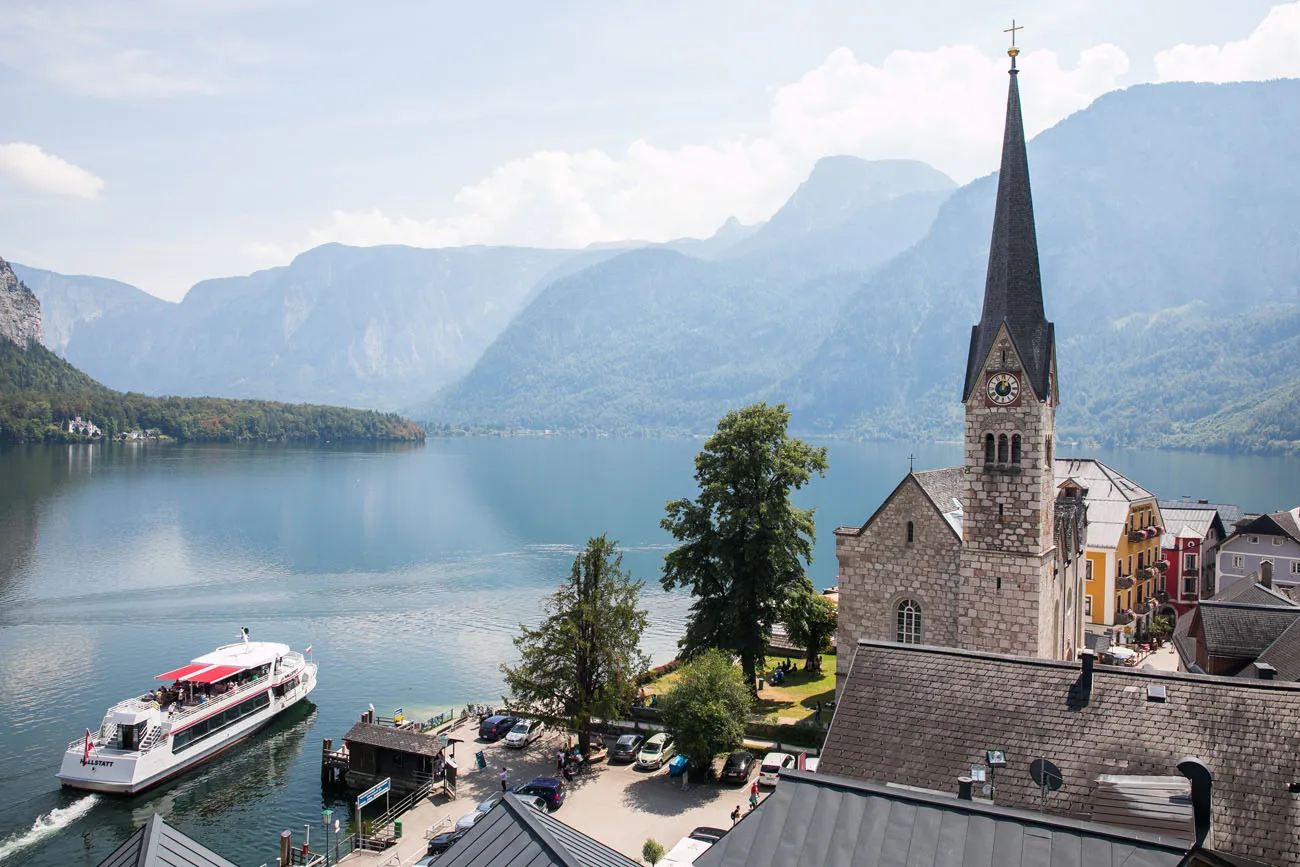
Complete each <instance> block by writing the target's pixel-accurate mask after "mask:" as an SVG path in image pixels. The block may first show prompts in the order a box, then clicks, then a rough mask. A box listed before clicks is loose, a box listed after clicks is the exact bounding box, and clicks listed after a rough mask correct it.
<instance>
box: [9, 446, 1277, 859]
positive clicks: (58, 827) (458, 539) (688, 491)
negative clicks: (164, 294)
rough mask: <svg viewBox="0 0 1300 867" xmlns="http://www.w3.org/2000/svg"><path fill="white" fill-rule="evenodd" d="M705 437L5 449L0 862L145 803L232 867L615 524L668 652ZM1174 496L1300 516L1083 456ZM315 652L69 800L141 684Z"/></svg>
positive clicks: (1150, 457)
mask: <svg viewBox="0 0 1300 867" xmlns="http://www.w3.org/2000/svg"><path fill="white" fill-rule="evenodd" d="M701 445H702V441H701V440H618V439H544V438H534V439H527V438H519V439H458V440H431V441H430V442H429V443H428V444H427V445H424V446H409V447H339V448H311V449H309V448H294V447H277V446H260V447H254V446H249V447H240V446H178V445H157V444H151V445H144V446H60V447H54V446H49V447H27V448H19V449H13V450H9V451H3V452H0V716H2V717H3V719H4V725H3V727H0V748H2V749H3V755H4V758H5V762H4V766H3V769H2V770H0V863H16V862H18V861H19V860H21V861H23V862H24V863H28V864H36V865H51V867H53V865H60V867H69V865H85V867H93V865H95V864H97V863H98V862H99V861H100V860H101V859H102V858H103V857H104V856H105V855H107V854H108V853H109V852H110V851H111V850H112V849H113V848H114V847H116V846H117V845H118V844H119V843H120V842H122V841H123V840H124V839H125V838H126V837H127V836H129V835H130V834H131V833H132V831H133V830H134V828H135V827H137V826H138V825H139V824H140V823H142V822H143V821H145V820H146V819H147V818H148V817H149V815H151V814H152V813H153V812H160V813H162V814H163V815H164V816H166V817H167V819H168V821H169V822H171V823H172V824H173V825H175V826H176V827H178V828H179V829H181V830H182V831H184V832H185V833H187V834H190V835H191V836H193V837H195V838H196V839H197V840H199V841H200V842H202V843H204V844H205V845H207V846H209V847H211V848H213V849H215V850H217V851H218V852H220V853H222V854H223V855H225V856H226V857H228V858H230V859H231V860H233V861H235V862H236V863H238V864H242V865H248V867H256V865H260V864H265V863H268V862H270V863H274V859H275V856H276V854H277V838H278V835H279V832H280V831H282V830H285V829H292V830H295V832H301V830H302V826H303V825H304V824H308V823H310V824H312V825H313V826H314V827H316V828H317V829H319V827H320V825H319V823H320V811H321V809H322V808H324V807H329V806H334V807H341V806H342V804H341V803H334V802H333V801H332V800H331V798H330V797H328V796H326V795H324V794H323V793H322V789H321V785H320V777H319V762H320V742H321V738H323V737H332V738H335V739H336V740H337V739H338V738H340V737H341V736H342V734H343V733H344V732H345V731H346V730H347V728H348V727H349V726H350V725H351V723H352V722H353V721H354V720H355V719H356V718H357V717H358V715H359V714H360V713H361V712H363V711H364V710H365V709H366V708H367V706H368V705H369V704H371V703H373V704H374V706H375V708H376V709H377V711H378V712H379V713H380V714H390V713H391V712H392V711H393V710H394V709H395V708H397V707H399V706H400V707H404V708H405V710H406V713H407V715H408V716H420V717H425V716H430V715H432V714H433V713H435V712H437V711H439V710H442V709H444V708H448V707H460V706H463V705H464V704H465V703H466V702H469V701H493V702H494V701H497V700H498V699H499V698H500V696H501V678H500V675H499V672H498V666H499V665H500V663H501V662H503V661H509V660H511V659H513V646H512V644H511V637H512V636H513V635H514V634H515V632H516V629H517V625H518V623H519V622H520V621H525V622H529V623H532V622H535V621H536V620H537V618H538V616H539V606H540V604H541V602H542V601H543V600H544V598H545V597H546V596H547V595H548V594H549V593H550V591H551V590H552V589H553V588H554V586H555V585H556V584H557V583H558V582H559V581H561V580H563V579H564V578H565V577H566V576H567V574H568V571H569V567H570V566H571V564H572V561H573V557H574V555H575V553H576V552H577V551H578V550H579V549H580V548H581V547H582V545H583V544H584V543H585V541H586V539H587V538H588V537H590V536H593V535H599V534H600V533H603V532H607V533H609V534H610V536H611V537H612V538H615V539H618V540H619V541H620V543H621V544H622V547H623V549H624V551H625V555H624V566H625V567H626V568H627V569H628V570H629V571H631V573H632V574H633V575H634V576H635V577H638V578H640V579H642V580H644V581H645V582H646V590H645V594H644V601H645V605H646V607H647V608H648V609H649V610H650V612H651V616H650V628H649V630H648V632H647V634H646V636H645V648H646V650H647V651H648V652H649V653H650V654H651V655H652V656H653V658H654V659H655V660H656V661H660V662H662V661H665V660H667V659H669V658H671V657H672V655H673V649H674V646H675V642H676V639H677V636H678V635H679V634H680V631H681V624H682V619H683V616H684V613H685V611H686V608H687V606H688V605H689V599H688V598H687V597H685V596H683V595H682V594H680V593H677V594H666V593H664V592H663V591H662V590H661V589H660V588H659V585H658V580H657V579H658V574H659V569H660V565H661V563H662V558H663V555H664V553H665V552H666V551H668V550H669V548H670V543H671V539H670V538H669V537H668V535H667V534H666V533H664V532H663V531H662V530H661V529H660V528H659V519H660V518H661V517H662V515H663V507H664V504H665V502H667V501H668V500H670V499H673V498H676V497H683V496H686V497H693V496H694V495H695V493H696V491H695V487H694V480H693V474H694V466H693V463H692V459H693V457H694V455H695V453H696V452H697V451H698V450H699V448H700V447H701ZM909 453H915V455H916V458H915V460H916V468H917V469H918V470H919V469H929V468H933V467H938V466H945V465H950V464H953V463H957V462H958V460H959V452H958V447H957V446H955V445H922V446H907V445H902V444H892V443H883V444H882V443H868V444H860V443H846V442H835V443H832V444H831V452H830V463H831V470H830V473H829V474H828V476H827V477H826V478H825V479H815V480H814V481H813V483H812V484H811V485H810V486H809V487H807V488H806V489H805V490H804V491H803V492H801V493H800V495H799V496H798V498H797V499H798V502H799V504H800V505H803V506H815V507H816V508H817V529H818V540H817V550H816V559H815V561H814V563H813V564H812V568H811V573H812V576H813V580H814V582H815V583H816V584H817V586H819V587H826V586H829V585H831V584H833V583H834V580H835V558H834V537H833V535H832V530H833V529H834V528H835V527H836V526H838V525H840V524H853V523H861V522H862V521H864V520H865V519H866V518H867V516H868V515H870V513H871V511H872V510H874V509H875V507H876V506H877V505H879V503H880V502H881V501H882V500H883V499H884V498H885V497H886V496H887V495H888V493H889V492H890V491H891V490H892V489H893V487H894V486H895V485H896V484H897V483H898V481H899V480H900V479H901V478H902V477H903V475H904V474H905V473H906V471H907V467H908V455H909ZM1090 456H1093V457H1098V458H1101V459H1102V460H1104V461H1106V462H1107V463H1109V464H1111V465H1112V466H1114V467H1115V468H1116V469H1118V470H1120V471H1121V472H1124V473H1125V474H1127V475H1129V476H1130V477H1131V478H1133V479H1134V481H1137V482H1138V483H1139V484H1142V485H1144V486H1146V487H1148V488H1149V489H1151V490H1153V491H1154V492H1155V493H1157V494H1158V495H1160V496H1162V497H1178V496H1181V495H1184V494H1187V495H1191V496H1194V497H1207V498H1210V499H1211V500H1216V501H1224V502H1233V503H1237V504H1239V505H1241V506H1242V507H1243V508H1246V509H1248V510H1252V511H1267V510H1273V509H1279V508H1284V507H1291V506H1294V505H1296V503H1295V502H1294V500H1295V497H1296V492H1297V491H1300V462H1297V461H1288V460H1287V459H1285V458H1280V457H1258V456H1249V457H1246V456H1224V455H1194V454H1184V453H1169V452H1139V451H1121V452H1106V451H1097V450H1094V451H1093V452H1091V453H1090ZM245 626H246V627H248V628H249V630H250V632H251V636H252V637H253V638H254V639H260V640H268V641H282V642H285V643H288V644H290V645H291V646H292V647H294V648H295V649H297V650H302V649H305V648H306V647H307V646H308V645H311V646H312V647H313V658H314V660H315V661H316V662H317V663H319V664H320V668H321V671H320V683H319V686H318V688H317V689H316V690H315V692H313V694H312V696H311V706H304V707H300V708H295V709H294V710H293V711H291V712H290V713H289V714H287V715H286V716H285V717H284V718H282V719H280V720H277V721H276V723H274V724H273V725H272V726H271V727H269V728H268V729H267V730H266V731H265V732H263V733H262V734H261V735H259V736H258V737H257V738H255V739H254V740H252V741H250V742H248V743H247V744H245V745H243V746H242V747H240V748H237V749H236V750H233V751H232V752H231V753H230V754H228V755H227V756H224V757H222V758H220V759H218V760H216V761H214V762H213V763H211V764H209V765H206V766H204V767H203V768H201V769H200V770H198V771H195V772H194V773H191V774H189V775H186V776H184V777H182V778H181V779H180V780H178V781H176V782H174V783H170V784H167V785H165V786H163V787H162V788H160V789H158V790H155V791H151V792H149V793H147V794H145V795H143V796H140V797H137V798H134V799H118V798H106V797H103V796H98V797H95V796H87V795H83V794H70V793H69V794H65V793H63V792H61V791H60V790H59V788H58V785H57V781H56V780H55V778H54V773H55V771H56V770H57V768H58V764H59V761H60V758H61V753H62V750H63V749H64V748H65V747H66V745H67V743H68V742H69V741H71V740H73V739H74V738H76V737H78V736H79V735H80V734H81V733H82V731H83V730H84V729H85V728H87V727H90V728H94V727H95V726H97V725H98V723H99V720H100V719H101V718H102V716H103V713H104V711H105V709H106V708H107V707H108V706H109V705H111V704H114V703H116V702H117V701H119V700H121V699H123V698H125V697H127V696H129V695H136V694H140V693H142V692H144V691H145V690H147V689H149V688H151V687H152V685H153V683H154V682H153V680H152V678H153V675H155V674H157V673H158V672H161V671H165V670H168V669H170V668H173V667H175V666H177V665H180V664H182V663H184V662H186V661H188V660H189V659H190V657H192V656H197V655H199V654H201V653H204V652H207V651H209V650H211V649H212V648H213V647H215V646H217V645H219V644H225V643H229V642H232V641H236V640H238V636H239V629H240V627H245Z"/></svg>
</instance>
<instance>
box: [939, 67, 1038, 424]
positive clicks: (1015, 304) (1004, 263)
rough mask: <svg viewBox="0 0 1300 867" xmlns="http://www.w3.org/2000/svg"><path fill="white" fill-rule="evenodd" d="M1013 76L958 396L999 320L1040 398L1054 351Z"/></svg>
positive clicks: (969, 385) (972, 380) (974, 376)
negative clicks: (980, 303)
mask: <svg viewBox="0 0 1300 867" xmlns="http://www.w3.org/2000/svg"><path fill="white" fill-rule="evenodd" d="M1018 77H1019V76H1018V75H1017V73H1016V70H1015V69H1014V68H1013V69H1012V70H1011V83H1010V86H1009V87H1008V89H1007V120H1006V128H1005V129H1004V131H1003V134H1002V166H1001V168H1000V170H999V172H998V198H997V204H996V205H995V207H994V211H993V237H992V240H991V241H990V243H989V267H988V273H987V275H986V277H985V281H984V310H983V313H982V314H981V316H980V322H979V324H978V325H976V326H974V327H973V328H972V329H971V335H970V355H969V358H968V360H967V363H966V387H965V388H964V389H963V391H962V400H963V401H965V400H967V399H968V398H969V397H970V395H971V391H972V389H973V388H974V387H975V384H976V382H977V380H978V379H979V375H980V371H981V370H983V367H984V360H985V359H986V358H988V355H989V352H991V351H992V349H993V342H994V341H995V340H996V339H997V334H998V329H999V328H1000V327H1001V326H1002V324H1003V323H1004V322H1005V323H1006V325H1007V330H1008V332H1009V333H1010V335H1011V340H1012V342H1013V343H1014V344H1015V347H1016V351H1017V352H1018V353H1019V355H1020V358H1021V360H1022V361H1023V363H1024V365H1025V375H1026V376H1027V377H1028V379H1029V384H1030V385H1031V386H1032V387H1033V389H1034V393H1035V394H1037V395H1038V399H1039V400H1045V399H1046V397H1047V389H1048V387H1049V386H1048V380H1049V379H1050V376H1049V368H1050V367H1051V363H1052V359H1053V357H1054V355H1055V353H1056V340H1055V336H1054V331H1053V328H1052V324H1051V323H1050V322H1048V321H1047V318H1046V316H1044V314H1043V284H1042V277H1041V275H1040V273H1039V266H1038V238H1037V235H1036V234H1035V230H1034V202H1033V196H1032V195H1031V194H1030V190H1029V157H1028V155H1027V154H1026V153H1025V127H1024V122H1023V121H1022V120H1021V116H1020V85H1019V84H1018V82H1017V79H1018Z"/></svg>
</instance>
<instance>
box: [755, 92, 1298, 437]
mask: <svg viewBox="0 0 1300 867" xmlns="http://www.w3.org/2000/svg"><path fill="white" fill-rule="evenodd" d="M1027 92H1028V91H1027ZM1027 98H1032V96H1029V97H1027ZM1297 104H1300V81H1276V82H1268V83H1263V84H1234V85H1196V84H1172V85H1148V86H1141V87H1135V88H1131V89H1129V90H1126V91H1121V92H1116V93H1111V94H1107V95H1106V96H1104V97H1102V98H1100V99H1099V100H1097V102H1096V103H1094V104H1093V105H1092V106H1091V107H1090V108H1088V109H1086V110H1085V111H1082V112H1079V113H1077V114H1075V115H1073V116H1071V117H1070V118H1067V119H1066V120H1065V121H1063V122H1062V123H1060V124H1059V125H1058V126H1056V127H1054V128H1052V129H1050V130H1048V131H1046V132H1044V133H1043V134H1042V135H1040V136H1039V137H1038V138H1036V139H1035V140H1034V141H1033V142H1032V143H1031V144H1030V171H1031V174H1032V180H1033V193H1034V206H1035V212H1036V222H1037V227H1038V239H1039V250H1040V259H1041V262H1042V273H1043V291H1044V298H1045V302H1046V305H1047V312H1048V316H1049V318H1051V319H1053V320H1055V322H1056V329H1057V338H1058V344H1059V354H1060V361H1059V364H1060V376H1061V389H1062V392H1061V393H1062V406H1061V413H1060V416H1059V417H1058V420H1057V426H1058V428H1059V429H1061V430H1062V431H1063V433H1065V434H1066V435H1068V436H1075V437H1085V438H1090V439H1097V440H1105V441H1109V442H1116V443H1132V444H1161V443H1164V442H1172V441H1173V440H1171V439H1169V437H1171V436H1172V435H1173V434H1174V431H1175V427H1174V425H1175V423H1184V422H1189V421H1193V420H1195V419H1197V418H1201V417H1203V415H1204V414H1205V413H1206V412H1209V411H1212V410H1213V409H1217V408H1218V407H1219V406H1222V404H1221V403H1220V402H1219V401H1220V399H1221V398H1222V397H1223V396H1224V395H1226V394H1230V393H1231V389H1232V384H1233V382H1234V380H1236V379H1238V378H1239V377H1240V372H1241V371H1242V370H1243V369H1248V368H1249V367H1250V366H1251V364H1252V362H1253V361H1254V360H1255V359H1257V358H1261V357H1262V358H1268V359H1271V360H1276V361H1277V362H1278V364H1276V365H1273V372H1272V373H1271V374H1270V375H1273V376H1277V377H1283V378H1286V377H1291V376H1294V375H1295V374H1294V373H1288V372H1287V371H1288V369H1289V371H1293V372H1294V371H1297V370H1300V367H1297V366H1296V364H1295V362H1297V361H1300V355H1297V354H1296V352H1295V349H1296V348H1295V346H1294V341H1291V340H1289V339H1287V340H1278V339H1277V335H1276V334H1275V331H1274V329H1268V330H1267V331H1259V330H1255V331H1252V330H1251V329H1250V328H1245V327H1243V325H1245V324H1246V323H1248V322H1252V321H1255V319H1254V318H1253V317H1256V316H1257V314H1255V313H1252V312H1251V311H1253V310H1255V309H1256V308H1260V307H1261V306H1263V307H1268V306H1269V305H1280V306H1279V307H1276V308H1272V309H1271V312H1269V313H1267V314H1265V318H1266V319H1267V320H1268V321H1280V322H1283V323H1291V324H1290V325H1287V326H1285V327H1284V329H1283V330H1284V332H1285V333H1286V334H1288V335H1289V336H1290V337H1294V336H1295V334H1296V333H1297V332H1296V330H1295V320H1294V319H1293V318H1292V317H1291V314H1290V312H1289V311H1291V309H1292V306H1293V305H1295V304H1296V302H1297V301H1300V294H1298V293H1297V286H1298V285H1300V260H1298V259H1297V255H1296V248H1295V239H1296V237H1297V236H1298V235H1300V209H1297V208H1296V206H1295V203H1296V201H1297V200H1298V198H1300V178H1297V177H1296V175H1295V173H1294V171H1292V170H1291V168H1290V166H1292V165H1294V164H1295V161H1296V159H1297V158H1300V118H1297V116H1296V113H1295V112H1294V111H1293V107H1294V106H1295V105H1297ZM1247 130H1248V131H1249V133H1248V134H1247V133H1245V132H1243V131H1247ZM995 186H996V177H995V176H990V177H987V178H982V179H980V180H978V181H975V182H974V183H972V184H969V185H967V186H966V187H964V188H962V189H961V190H959V191H958V192H957V193H956V194H954V195H953V196H952V197H951V198H950V199H949V200H948V202H947V203H945V205H944V207H943V208H942V210H941V212H940V215H939V217H938V218H937V219H936V221H935V223H934V225H933V227H932V228H931V230H930V232H929V234H928V235H927V236H926V237H925V239H924V240H923V241H921V243H919V244H918V245H916V247H914V248H913V249H911V250H908V251H907V252H906V253H904V254H903V255H901V256H899V257H897V258H896V259H895V260H894V261H892V262H890V263H889V264H888V265H887V266H885V267H884V268H882V269H880V270H879V271H878V272H877V273H875V274H874V275H873V276H872V278H871V279H870V280H869V281H867V282H866V283H865V285H863V286H862V287H861V288H860V289H859V291H858V292H857V293H855V294H854V295H853V296H852V297H851V298H849V299H848V300H847V301H846V302H845V305H844V308H843V315H842V316H841V317H840V318H839V320H838V321H837V324H836V326H835V328H834V329H833V330H832V332H831V333H830V334H828V335H827V336H826V337H825V339H824V340H823V342H822V345H821V347H820V348H819V349H818V350H817V351H816V352H815V353H812V354H811V355H810V357H809V358H808V360H807V361H806V363H805V365H804V367H803V369H802V370H801V371H800V372H799V373H798V374H797V375H796V376H794V377H792V378H791V379H790V380H789V381H787V382H786V383H784V384H783V385H782V386H781V387H779V388H778V389H777V390H776V391H777V393H778V394H779V395H781V396H783V397H786V398H787V399H789V400H790V402H791V405H792V408H793V410H794V412H795V416H796V418H797V419H798V420H799V422H800V423H801V424H803V425H805V426H806V427H809V428H812V429H815V430H823V431H831V430H836V431H845V430H848V431H852V432H854V433H857V434H859V435H864V436H904V437H906V436H951V435H953V434H955V433H956V432H957V431H958V429H959V428H958V423H959V420H960V412H959V409H960V408H959V407H958V406H957V405H956V403H955V401H956V400H958V399H959V398H958V395H959V392H960V389H961V385H960V376H961V371H962V370H963V369H964V365H965V355H966V351H967V344H968V340H969V328H970V324H971V323H973V322H975V321H976V319H978V314H979V306H978V305H979V303H980V299H981V293H982V289H983V283H984V270H985V266H986V260H987V255H988V252H987V251H988V239H989V236H990V232H991V225H992V215H993V196H994V190H995ZM1189 304H1193V305H1196V306H1195V307H1194V308H1192V309H1193V310H1194V311H1196V315H1195V316H1192V317H1190V318H1189V317H1188V316H1186V315H1184V316H1181V317H1179V316H1174V315H1173V311H1176V310H1178V309H1180V308H1184V307H1186V306H1187V305H1189ZM1164 312H1169V314H1170V315H1169V316H1167V317H1165V318H1164V319H1161V318H1160V317H1159V316H1158V314H1161V313H1164ZM1135 317H1137V318H1135ZM1141 317H1157V318H1155V319H1141ZM1139 322H1149V323H1153V324H1151V325H1150V327H1149V328H1147V329H1146V331H1145V332H1143V333H1139V332H1140V331H1141V329H1140V328H1139V325H1138V323H1139ZM1173 322H1178V323H1181V324H1180V325H1179V326H1177V327H1175V326H1174V325H1173V324H1172V323H1173ZM1288 329H1289V330H1288ZM1230 335H1231V336H1230ZM1164 350H1176V354H1175V356H1174V357H1169V356H1168V355H1167V354H1164V353H1163V351H1164ZM1212 360H1213V361H1212ZM1139 372H1140V375H1138V374H1139ZM1189 379H1191V382H1189ZM1262 381H1263V382H1270V383H1277V382H1279V380H1278V379H1265V380H1262ZM1188 385H1191V387H1192V389H1193V393H1194V394H1200V395H1203V396H1204V397H1205V398H1206V401H1207V402H1208V403H1209V404H1211V405H1209V406H1207V405H1201V406H1195V405H1191V404H1189V403H1188V401H1187V398H1186V394H1185V389H1186V388H1187V386H1188ZM1297 438H1300V434H1297V433H1295V432H1293V434H1292V439H1297Z"/></svg>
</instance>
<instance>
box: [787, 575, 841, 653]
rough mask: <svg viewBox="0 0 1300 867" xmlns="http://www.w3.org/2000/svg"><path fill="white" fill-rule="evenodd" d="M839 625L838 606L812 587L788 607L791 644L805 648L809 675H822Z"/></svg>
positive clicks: (798, 593)
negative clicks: (825, 659) (822, 659)
mask: <svg viewBox="0 0 1300 867" xmlns="http://www.w3.org/2000/svg"><path fill="white" fill-rule="evenodd" d="M837 623H838V616H837V611H836V609H835V603H833V602H831V601H830V600H829V599H827V598H826V597H825V596H823V595H822V594H820V593H818V592H817V591H816V590H814V589H813V586H812V584H811V583H809V584H807V585H806V586H804V587H801V588H800V589H799V590H798V591H796V592H794V593H792V594H791V595H790V598H789V600H788V601H787V602H786V605H785V625H786V627H787V628H788V629H789V634H790V641H791V642H793V643H794V645H795V646H796V647H802V648H804V651H805V656H804V659H805V660H806V662H805V665H804V667H805V668H806V669H807V670H808V671H812V672H818V673H820V672H821V670H822V665H821V661H820V660H821V654H822V653H825V652H826V651H827V650H830V647H831V636H832V635H834V634H835V627H836V625H837Z"/></svg>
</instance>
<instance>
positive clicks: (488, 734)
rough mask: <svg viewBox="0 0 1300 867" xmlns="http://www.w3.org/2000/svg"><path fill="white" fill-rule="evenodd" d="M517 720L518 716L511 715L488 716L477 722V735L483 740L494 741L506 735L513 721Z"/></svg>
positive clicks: (513, 723) (513, 724)
mask: <svg viewBox="0 0 1300 867" xmlns="http://www.w3.org/2000/svg"><path fill="white" fill-rule="evenodd" d="M517 722H519V720H518V718H516V717H512V716H501V715H500V714H497V715H496V716H490V717H488V718H487V719H485V720H483V722H481V723H479V724H478V736H479V737H481V738H482V739H483V740H485V741H496V740H500V739H501V738H503V737H505V736H506V733H507V732H509V731H510V730H511V729H512V728H514V727H515V723H517Z"/></svg>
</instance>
